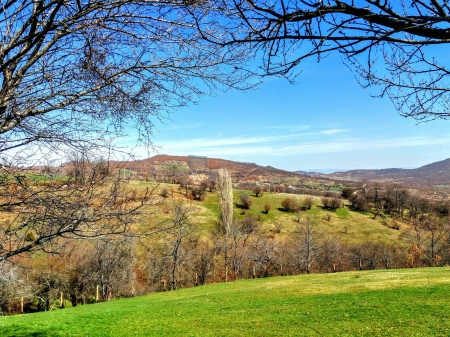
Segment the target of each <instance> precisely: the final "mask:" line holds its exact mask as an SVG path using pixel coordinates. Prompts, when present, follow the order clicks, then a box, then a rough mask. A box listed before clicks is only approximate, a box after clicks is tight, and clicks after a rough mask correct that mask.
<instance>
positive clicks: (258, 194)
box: [253, 185, 264, 197]
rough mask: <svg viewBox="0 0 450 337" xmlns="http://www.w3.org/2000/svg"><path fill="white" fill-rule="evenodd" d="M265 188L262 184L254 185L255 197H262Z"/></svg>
mask: <svg viewBox="0 0 450 337" xmlns="http://www.w3.org/2000/svg"><path fill="white" fill-rule="evenodd" d="M263 191H264V189H263V188H262V187H261V186H260V185H256V186H255V187H253V193H255V197H262V195H263Z"/></svg>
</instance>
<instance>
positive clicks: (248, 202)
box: [239, 192, 252, 209]
mask: <svg viewBox="0 0 450 337" xmlns="http://www.w3.org/2000/svg"><path fill="white" fill-rule="evenodd" d="M239 201H240V202H241V207H242V208H243V209H250V208H251V207H252V198H251V197H250V196H249V195H248V194H247V193H245V192H243V193H241V194H239Z"/></svg>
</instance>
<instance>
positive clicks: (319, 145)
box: [120, 57, 450, 170]
mask: <svg viewBox="0 0 450 337" xmlns="http://www.w3.org/2000/svg"><path fill="white" fill-rule="evenodd" d="M300 69H301V70H302V73H301V74H300V75H299V77H298V83H297V84H295V85H292V84H290V83H288V82H287V81H286V80H284V79H277V78H270V79H267V80H266V81H265V83H264V84H263V85H262V86H261V87H259V88H258V89H256V90H252V91H248V92H238V91H229V92H227V93H219V94H218V95H217V96H216V97H208V98H206V99H204V100H203V102H201V103H200V104H198V105H195V106H190V107H186V108H181V109H179V110H177V111H175V112H174V113H172V114H171V120H167V121H166V122H165V124H161V123H157V124H156V125H157V130H155V136H154V139H153V140H154V143H155V145H156V146H159V147H160V148H159V150H158V152H159V153H160V154H170V155H203V156H208V157H214V158H223V159H230V160H237V161H246V162H254V163H256V164H259V165H271V166H274V167H277V168H281V169H285V170H309V169H358V168H361V169H368V168H374V169H375V168H389V167H405V168H412V167H419V166H422V165H425V164H428V163H431V162H435V161H439V160H443V159H446V158H448V157H450V132H449V128H448V126H449V125H450V121H433V122H427V123H421V124H417V122H416V121H415V120H413V119H411V118H404V117H401V116H399V115H398V113H397V111H396V110H395V109H394V106H393V105H392V103H391V102H390V100H389V99H387V98H386V99H377V98H371V97H370V96H369V94H368V93H367V92H366V91H365V90H364V89H363V88H361V87H360V86H359V85H358V84H357V82H356V80H355V79H354V78H353V75H352V74H351V72H350V71H349V70H348V69H347V68H346V67H345V66H344V65H343V64H342V63H341V62H340V60H339V58H337V57H329V58H327V59H325V60H324V61H321V62H320V63H317V62H315V61H314V60H308V61H307V62H304V63H303V64H302V65H301V66H300V68H299V70H300ZM135 139H136V137H135V135H134V134H133V132H130V133H129V137H126V138H123V139H122V140H121V141H120V142H121V144H123V145H127V144H130V145H131V144H134V143H135ZM133 153H134V154H135V155H137V156H139V157H140V158H146V157H147V156H148V154H147V151H146V150H145V149H144V148H143V147H137V148H134V150H133ZM155 154H157V153H156V152H154V151H153V152H151V153H150V156H152V155H155Z"/></svg>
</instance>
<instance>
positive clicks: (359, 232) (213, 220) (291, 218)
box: [131, 181, 409, 244]
mask: <svg viewBox="0 0 450 337" xmlns="http://www.w3.org/2000/svg"><path fill="white" fill-rule="evenodd" d="M131 184H132V186H134V187H140V188H144V187H149V188H152V187H154V186H155V185H154V184H153V183H148V182H137V181H134V182H131ZM163 188H167V189H168V190H172V191H173V192H174V193H175V195H176V196H178V197H183V196H182V194H181V192H180V191H179V185H177V184H159V186H158V189H159V190H162V189H163ZM240 193H247V194H249V195H250V196H251V199H252V206H251V209H250V210H245V211H244V210H243V209H241V208H239V204H240V202H239V194H240ZM233 194H234V206H235V207H234V217H235V219H243V218H245V217H246V216H247V215H252V216H253V217H255V218H257V219H258V220H259V223H260V225H261V231H262V232H263V233H266V234H267V235H270V233H271V232H273V231H274V230H275V228H276V227H277V228H279V229H281V232H280V233H281V234H282V235H283V234H289V233H291V232H293V231H295V230H296V228H297V225H298V222H297V216H296V215H295V214H294V213H290V212H286V211H285V210H284V209H283V208H282V206H281V201H282V200H283V199H284V198H286V197H293V198H298V199H300V200H301V199H303V198H305V197H310V196H307V195H296V194H295V195H294V194H287V193H269V192H265V193H264V194H263V196H262V197H255V195H254V193H253V192H251V191H244V190H234V191H233ZM312 198H313V200H314V205H313V207H312V208H311V209H310V210H307V211H301V212H300V216H301V217H302V218H305V217H310V218H312V219H313V220H314V223H315V224H316V225H317V227H318V230H319V231H321V232H322V233H324V234H328V235H333V236H335V237H337V238H338V239H339V240H340V241H341V242H343V243H346V244H358V243H363V242H367V240H368V238H370V240H371V241H372V242H378V243H392V244H393V243H395V244H398V243H399V242H400V243H402V242H405V241H404V239H403V238H402V234H403V233H404V231H405V230H406V229H408V228H409V226H408V225H407V224H405V223H402V222H401V221H399V220H395V221H396V223H397V224H399V225H400V230H396V229H392V228H390V227H388V226H386V223H387V224H388V225H391V224H392V223H393V221H394V220H393V219H392V218H391V217H390V216H386V218H385V219H384V222H385V223H384V224H383V219H381V218H380V217H377V218H376V219H374V218H373V213H371V212H367V213H361V212H354V211H351V210H349V208H348V207H347V206H344V207H342V208H339V209H337V210H336V211H334V212H333V211H330V210H326V209H323V208H322V203H321V201H320V199H321V198H320V197H315V196H312ZM193 202H194V204H195V206H196V211H195V212H194V213H193V217H194V224H195V225H196V227H197V229H198V232H199V233H202V232H203V233H205V234H206V233H211V232H212V231H214V230H216V228H217V220H218V196H217V193H216V192H213V193H210V192H207V193H206V195H205V198H204V200H203V201H193ZM266 203H268V204H270V206H271V208H270V211H269V213H268V214H265V213H264V212H263V210H264V204H266Z"/></svg>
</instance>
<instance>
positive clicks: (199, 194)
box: [192, 186, 206, 200]
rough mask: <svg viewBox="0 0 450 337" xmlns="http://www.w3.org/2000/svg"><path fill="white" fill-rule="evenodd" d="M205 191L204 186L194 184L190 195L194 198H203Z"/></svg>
mask: <svg viewBox="0 0 450 337" xmlns="http://www.w3.org/2000/svg"><path fill="white" fill-rule="evenodd" d="M205 194H206V191H205V188H204V186H194V187H192V197H193V198H194V200H203V198H204V197H205Z"/></svg>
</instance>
